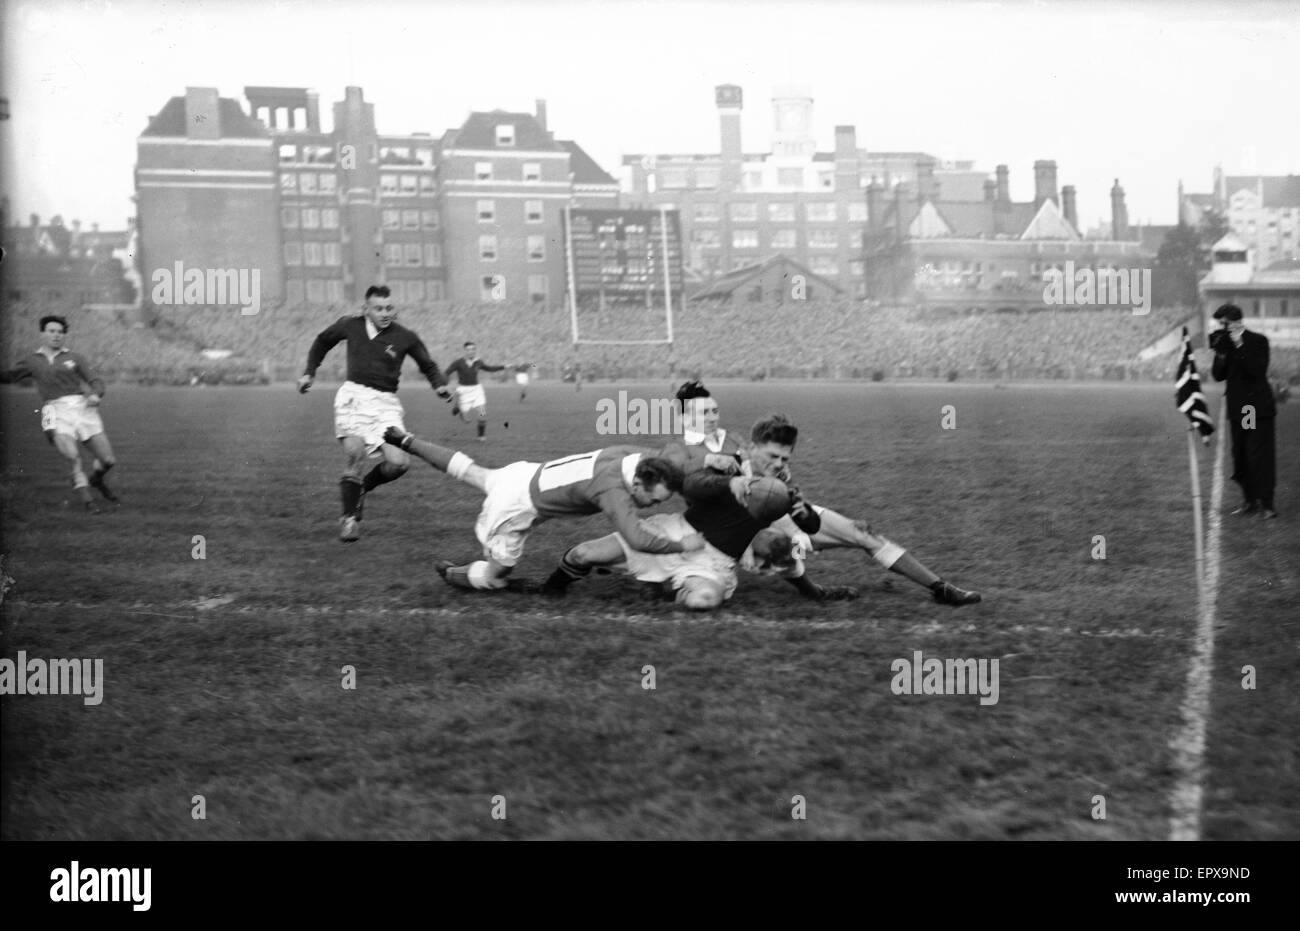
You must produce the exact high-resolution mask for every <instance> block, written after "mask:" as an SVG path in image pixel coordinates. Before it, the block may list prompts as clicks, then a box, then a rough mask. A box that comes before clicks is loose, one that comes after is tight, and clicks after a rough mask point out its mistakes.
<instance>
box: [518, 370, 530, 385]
mask: <svg viewBox="0 0 1300 931" xmlns="http://www.w3.org/2000/svg"><path fill="white" fill-rule="evenodd" d="M515 384H516V385H526V384H528V373H527V372H515Z"/></svg>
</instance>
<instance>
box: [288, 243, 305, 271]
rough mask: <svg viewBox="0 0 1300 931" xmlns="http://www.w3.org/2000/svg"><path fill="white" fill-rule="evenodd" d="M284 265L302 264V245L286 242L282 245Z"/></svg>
mask: <svg viewBox="0 0 1300 931" xmlns="http://www.w3.org/2000/svg"><path fill="white" fill-rule="evenodd" d="M284 264H285V265H301V264H302V243H300V242H286V243H285V244H284Z"/></svg>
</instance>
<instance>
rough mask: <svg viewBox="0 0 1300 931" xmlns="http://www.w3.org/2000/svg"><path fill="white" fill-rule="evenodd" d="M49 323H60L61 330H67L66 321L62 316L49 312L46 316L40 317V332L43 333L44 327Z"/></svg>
mask: <svg viewBox="0 0 1300 931" xmlns="http://www.w3.org/2000/svg"><path fill="white" fill-rule="evenodd" d="M51 323H58V324H61V325H62V326H63V332H64V333H66V332H68V321H67V320H65V319H63V318H62V317H56V316H54V314H50V315H49V316H48V317H42V318H41V332H42V333H44V332H45V328H46V327H47V326H49V325H50V324H51Z"/></svg>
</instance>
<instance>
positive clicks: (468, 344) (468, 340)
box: [460, 339, 478, 349]
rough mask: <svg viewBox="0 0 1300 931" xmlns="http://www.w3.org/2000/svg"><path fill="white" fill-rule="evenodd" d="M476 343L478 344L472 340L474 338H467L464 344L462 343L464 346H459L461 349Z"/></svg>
mask: <svg viewBox="0 0 1300 931" xmlns="http://www.w3.org/2000/svg"><path fill="white" fill-rule="evenodd" d="M477 345H478V343H476V342H474V340H472V339H467V340H465V345H464V346H461V347H460V348H461V349H468V348H469V347H470V346H477Z"/></svg>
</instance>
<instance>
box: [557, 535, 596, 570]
mask: <svg viewBox="0 0 1300 931" xmlns="http://www.w3.org/2000/svg"><path fill="white" fill-rule="evenodd" d="M595 550H596V548H595V547H594V546H593V545H592V543H591V542H590V541H584V542H582V543H579V544H578V545H577V546H571V547H569V550H568V552H566V553H565V554H564V561H565V562H567V563H569V564H570V565H571V566H573V567H574V568H575V569H586V568H587V567H589V566H590V565H591V564H592V562H593V561H594V558H595V555H596V552H595Z"/></svg>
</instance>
